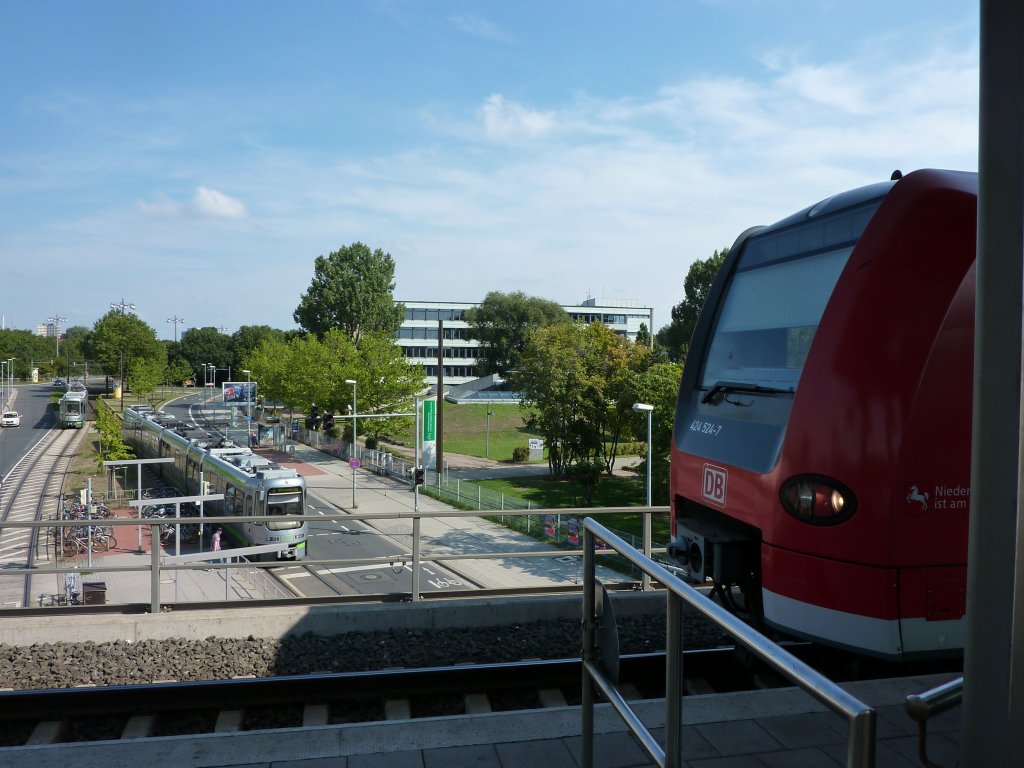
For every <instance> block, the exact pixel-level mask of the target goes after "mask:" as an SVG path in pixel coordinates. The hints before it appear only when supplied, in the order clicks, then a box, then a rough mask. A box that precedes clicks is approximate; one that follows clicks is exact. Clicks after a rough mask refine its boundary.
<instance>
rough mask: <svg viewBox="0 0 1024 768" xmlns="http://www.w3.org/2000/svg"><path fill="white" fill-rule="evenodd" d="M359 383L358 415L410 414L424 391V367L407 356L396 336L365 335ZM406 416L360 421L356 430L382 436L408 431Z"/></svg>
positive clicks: (361, 352)
mask: <svg viewBox="0 0 1024 768" xmlns="http://www.w3.org/2000/svg"><path fill="white" fill-rule="evenodd" d="M352 379H353V381H355V382H357V383H356V389H357V402H356V406H357V408H358V409H359V414H373V413H409V412H410V411H412V409H413V407H414V398H415V396H416V395H417V394H419V393H420V392H422V391H423V366H421V365H418V364H417V365H413V364H411V363H410V362H409V361H408V360H406V359H405V356H404V354H403V353H402V349H401V347H399V346H398V345H397V344H395V337H394V336H391V335H389V334H385V333H374V334H368V335H366V336H363V338H362V339H360V341H359V345H358V365H357V371H356V373H355V375H354V376H353V377H352ZM409 421H410V420H409V419H408V418H404V417H396V416H392V417H387V418H377V417H374V418H367V419H365V420H362V419H360V420H357V429H358V430H359V431H360V432H363V433H365V434H369V435H373V437H374V438H377V439H379V438H380V436H381V435H392V434H397V433H399V432H400V431H408V427H409Z"/></svg>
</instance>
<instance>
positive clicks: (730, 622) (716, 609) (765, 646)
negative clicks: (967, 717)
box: [581, 517, 877, 768]
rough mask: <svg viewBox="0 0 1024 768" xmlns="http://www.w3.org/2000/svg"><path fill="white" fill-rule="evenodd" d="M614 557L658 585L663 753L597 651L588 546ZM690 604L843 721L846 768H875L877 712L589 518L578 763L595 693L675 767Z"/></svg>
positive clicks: (586, 760) (601, 640)
mask: <svg viewBox="0 0 1024 768" xmlns="http://www.w3.org/2000/svg"><path fill="white" fill-rule="evenodd" d="M597 539H600V540H601V541H602V542H603V543H604V546H605V547H607V548H610V549H613V550H615V551H616V552H618V553H619V554H620V555H621V556H622V557H624V558H626V559H627V560H629V561H630V562H632V563H633V564H634V565H635V566H636V567H637V568H639V569H640V570H641V571H643V572H644V573H646V574H647V575H648V576H650V578H651V579H654V580H657V581H659V582H660V583H661V584H662V585H663V586H664V587H665V595H666V601H667V606H666V611H667V633H668V636H667V638H666V654H665V656H666V658H665V747H664V748H662V747H661V745H660V744H659V743H658V741H657V740H656V739H655V738H654V736H653V735H652V734H651V732H650V730H649V729H648V728H647V726H646V725H645V724H644V723H643V722H642V721H641V720H640V718H639V716H638V715H637V714H636V713H635V712H634V711H633V710H632V709H631V708H630V706H629V704H628V702H627V701H626V699H625V698H624V696H623V695H622V694H621V693H620V692H619V691H618V689H617V688H616V681H615V678H616V674H615V671H614V667H615V666H616V664H617V660H615V659H610V658H607V656H609V655H611V654H609V653H607V652H605V653H602V651H601V649H602V648H604V649H607V648H609V647H613V645H614V644H611V643H608V642H606V641H607V637H606V629H607V628H605V630H603V629H602V626H601V625H602V615H603V614H602V613H601V612H599V602H598V597H597V589H598V587H599V586H600V582H599V581H598V580H597V577H596V560H595V555H594V548H595V544H596V543H597ZM684 604H686V605H689V606H690V607H691V608H693V609H695V610H697V611H699V612H700V613H701V614H703V615H704V616H705V617H706V618H708V619H709V620H711V621H713V622H714V623H715V624H717V625H718V626H719V627H720V628H721V629H722V630H723V631H725V632H727V633H728V634H729V635H731V636H732V637H733V638H734V639H735V640H736V641H737V642H738V643H740V644H741V645H742V646H743V647H744V648H746V649H747V650H749V651H750V652H751V653H753V654H754V655H756V656H757V657H758V658H760V659H761V660H762V661H764V662H765V663H767V664H768V665H769V666H770V667H772V668H773V669H774V670H775V671H776V672H778V673H779V674H781V675H783V676H784V677H786V678H788V679H789V680H791V681H792V682H794V683H795V684H796V685H798V686H799V687H800V688H802V689H803V690H804V691H806V692H807V693H809V694H811V695H812V696H814V697H815V698H816V699H818V701H820V702H821V703H823V704H824V705H825V706H827V707H828V708H829V709H831V710H832V711H833V712H836V713H837V714H840V715H842V716H843V717H845V718H846V721H847V724H848V726H849V740H848V747H847V753H846V765H847V768H874V765H875V727H876V721H877V713H876V712H875V710H874V708H872V707H870V706H868V705H867V704H865V703H864V702H862V701H860V700H859V699H857V698H856V697H854V696H852V695H851V694H849V693H848V692H847V691H845V690H843V689H842V688H841V687H840V686H838V685H837V684H836V683H834V682H832V681H831V680H829V679H828V678H826V677H825V676H824V675H821V674H820V673H818V672H817V671H815V670H814V669H812V668H811V667H809V666H808V665H807V664H805V663H804V662H802V661H800V660H799V659H797V658H796V657H794V656H793V655H792V654H790V653H788V652H787V651H785V650H783V649H782V648H780V647H779V646H777V645H776V644H775V643H773V642H772V641H771V640H769V639H768V638H766V637H764V635H762V634H761V633H759V632H757V631H756V630H754V629H752V628H751V627H749V626H748V625H746V624H744V623H743V622H742V621H740V620H739V619H738V618H736V617H735V616H733V615H732V614H731V613H729V612H728V611H726V610H725V609H724V608H722V607H721V606H719V605H717V604H715V603H713V602H711V601H710V600H708V599H707V598H706V597H705V596H704V595H702V594H701V593H700V592H698V591H697V590H696V589H694V588H693V587H691V586H690V585H688V584H685V583H684V582H682V581H680V580H679V579H678V578H676V577H675V576H673V575H672V573H671V572H670V571H669V570H668V569H667V568H665V567H664V566H662V565H660V564H658V563H656V562H655V561H653V560H651V559H650V558H649V557H646V556H645V555H643V554H642V553H640V552H638V551H637V550H636V549H634V548H632V547H630V546H629V545H628V544H626V542H625V541H623V540H622V539H620V538H619V537H618V536H616V535H615V534H613V533H612V532H611V531H609V530H608V529H607V528H605V527H603V526H602V525H600V524H599V523H597V522H595V521H594V520H593V519H592V518H590V517H588V518H586V519H585V520H584V521H583V699H582V731H581V735H582V741H583V749H582V765H583V768H593V765H594V704H595V700H596V691H595V687H596V688H597V689H599V690H600V692H601V693H602V694H603V695H604V696H605V698H607V699H608V701H609V702H610V703H611V705H612V707H613V708H614V709H615V711H616V712H617V713H618V715H619V716H620V717H621V718H622V719H623V720H624V721H625V723H626V725H627V727H628V728H629V730H630V732H631V733H632V734H633V736H634V737H635V738H636V740H637V742H638V743H639V744H640V746H641V747H642V748H643V750H644V751H645V752H646V753H647V755H648V756H649V757H650V758H651V760H652V761H653V762H654V763H655V764H656V765H658V766H659V768H682V766H683V756H682V752H683V744H682V725H683V707H682V693H683V689H682V677H683V675H682V672H683V670H682V650H683V636H682V626H683V622H682V619H683V606H684Z"/></svg>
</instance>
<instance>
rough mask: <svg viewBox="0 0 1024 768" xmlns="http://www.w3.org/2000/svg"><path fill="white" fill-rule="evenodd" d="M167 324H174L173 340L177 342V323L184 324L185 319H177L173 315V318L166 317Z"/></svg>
mask: <svg viewBox="0 0 1024 768" xmlns="http://www.w3.org/2000/svg"><path fill="white" fill-rule="evenodd" d="M167 322H168V323H173V324H174V340H175V341H177V340H178V323H184V322H185V318H184V317H178V316H177V315H175V316H174V317H168V318H167Z"/></svg>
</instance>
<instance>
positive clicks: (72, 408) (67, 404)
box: [57, 390, 89, 429]
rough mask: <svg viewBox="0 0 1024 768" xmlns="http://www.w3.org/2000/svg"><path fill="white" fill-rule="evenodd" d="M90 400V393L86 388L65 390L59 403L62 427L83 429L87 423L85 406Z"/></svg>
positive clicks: (58, 408)
mask: <svg viewBox="0 0 1024 768" xmlns="http://www.w3.org/2000/svg"><path fill="white" fill-rule="evenodd" d="M88 402H89V393H88V392H86V391H84V390H75V391H68V392H65V393H64V395H63V396H61V398H60V402H59V403H58V404H57V411H58V419H59V423H60V426H61V428H68V427H72V428H74V429H81V428H82V425H83V424H84V423H85V408H86V405H87V404H88Z"/></svg>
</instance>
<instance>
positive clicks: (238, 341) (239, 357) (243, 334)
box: [231, 325, 285, 371]
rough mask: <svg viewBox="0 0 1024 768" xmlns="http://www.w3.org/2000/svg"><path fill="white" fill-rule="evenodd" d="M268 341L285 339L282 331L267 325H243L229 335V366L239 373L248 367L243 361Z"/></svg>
mask: <svg viewBox="0 0 1024 768" xmlns="http://www.w3.org/2000/svg"><path fill="white" fill-rule="evenodd" d="M268 339H281V340H284V339H285V333H284V331H279V330H277V329H276V328H271V327H270V326H269V325H243V326H242V327H241V328H239V329H238V330H237V331H235V332H234V333H233V334H231V366H232V368H234V370H236V371H241V370H244V369H246V368H248V367H249V366H248V365H246V364H245V359H246V358H247V357H248V356H249V355H250V354H252V352H253V351H254V350H256V349H257V348H258V347H259V346H260V344H262V343H263V342H264V341H267V340H268Z"/></svg>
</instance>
